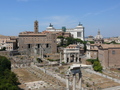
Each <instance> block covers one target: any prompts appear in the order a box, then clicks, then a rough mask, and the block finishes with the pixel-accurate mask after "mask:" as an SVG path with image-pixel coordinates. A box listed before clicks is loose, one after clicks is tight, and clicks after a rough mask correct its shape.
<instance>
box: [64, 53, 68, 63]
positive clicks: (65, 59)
mask: <svg viewBox="0 0 120 90" xmlns="http://www.w3.org/2000/svg"><path fill="white" fill-rule="evenodd" d="M64 62H65V63H67V54H66V53H64Z"/></svg>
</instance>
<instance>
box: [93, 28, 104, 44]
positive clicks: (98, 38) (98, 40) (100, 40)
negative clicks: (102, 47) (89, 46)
mask: <svg viewBox="0 0 120 90" xmlns="http://www.w3.org/2000/svg"><path fill="white" fill-rule="evenodd" d="M94 43H95V44H103V43H104V39H103V36H102V35H101V34H100V31H99V30H98V34H97V35H96V36H95V38H94Z"/></svg>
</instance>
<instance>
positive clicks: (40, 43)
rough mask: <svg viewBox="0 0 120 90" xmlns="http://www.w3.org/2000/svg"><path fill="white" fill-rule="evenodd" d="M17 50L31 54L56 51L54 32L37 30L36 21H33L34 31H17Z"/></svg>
mask: <svg viewBox="0 0 120 90" xmlns="http://www.w3.org/2000/svg"><path fill="white" fill-rule="evenodd" d="M19 50H20V51H26V52H28V53H31V54H32V53H35V54H46V53H56V52H57V44H56V34H54V33H42V32H39V30H38V21H35V22H34V32H29V31H26V32H21V33H19Z"/></svg>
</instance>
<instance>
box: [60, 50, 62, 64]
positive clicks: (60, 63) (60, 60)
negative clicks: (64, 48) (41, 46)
mask: <svg viewBox="0 0 120 90" xmlns="http://www.w3.org/2000/svg"><path fill="white" fill-rule="evenodd" d="M60 66H62V60H61V52H60Z"/></svg>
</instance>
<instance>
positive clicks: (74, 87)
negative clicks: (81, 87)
mask: <svg viewBox="0 0 120 90" xmlns="http://www.w3.org/2000/svg"><path fill="white" fill-rule="evenodd" d="M75 76H76V74H73V90H76V83H75V82H76V80H75V78H76V77H75Z"/></svg>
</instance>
